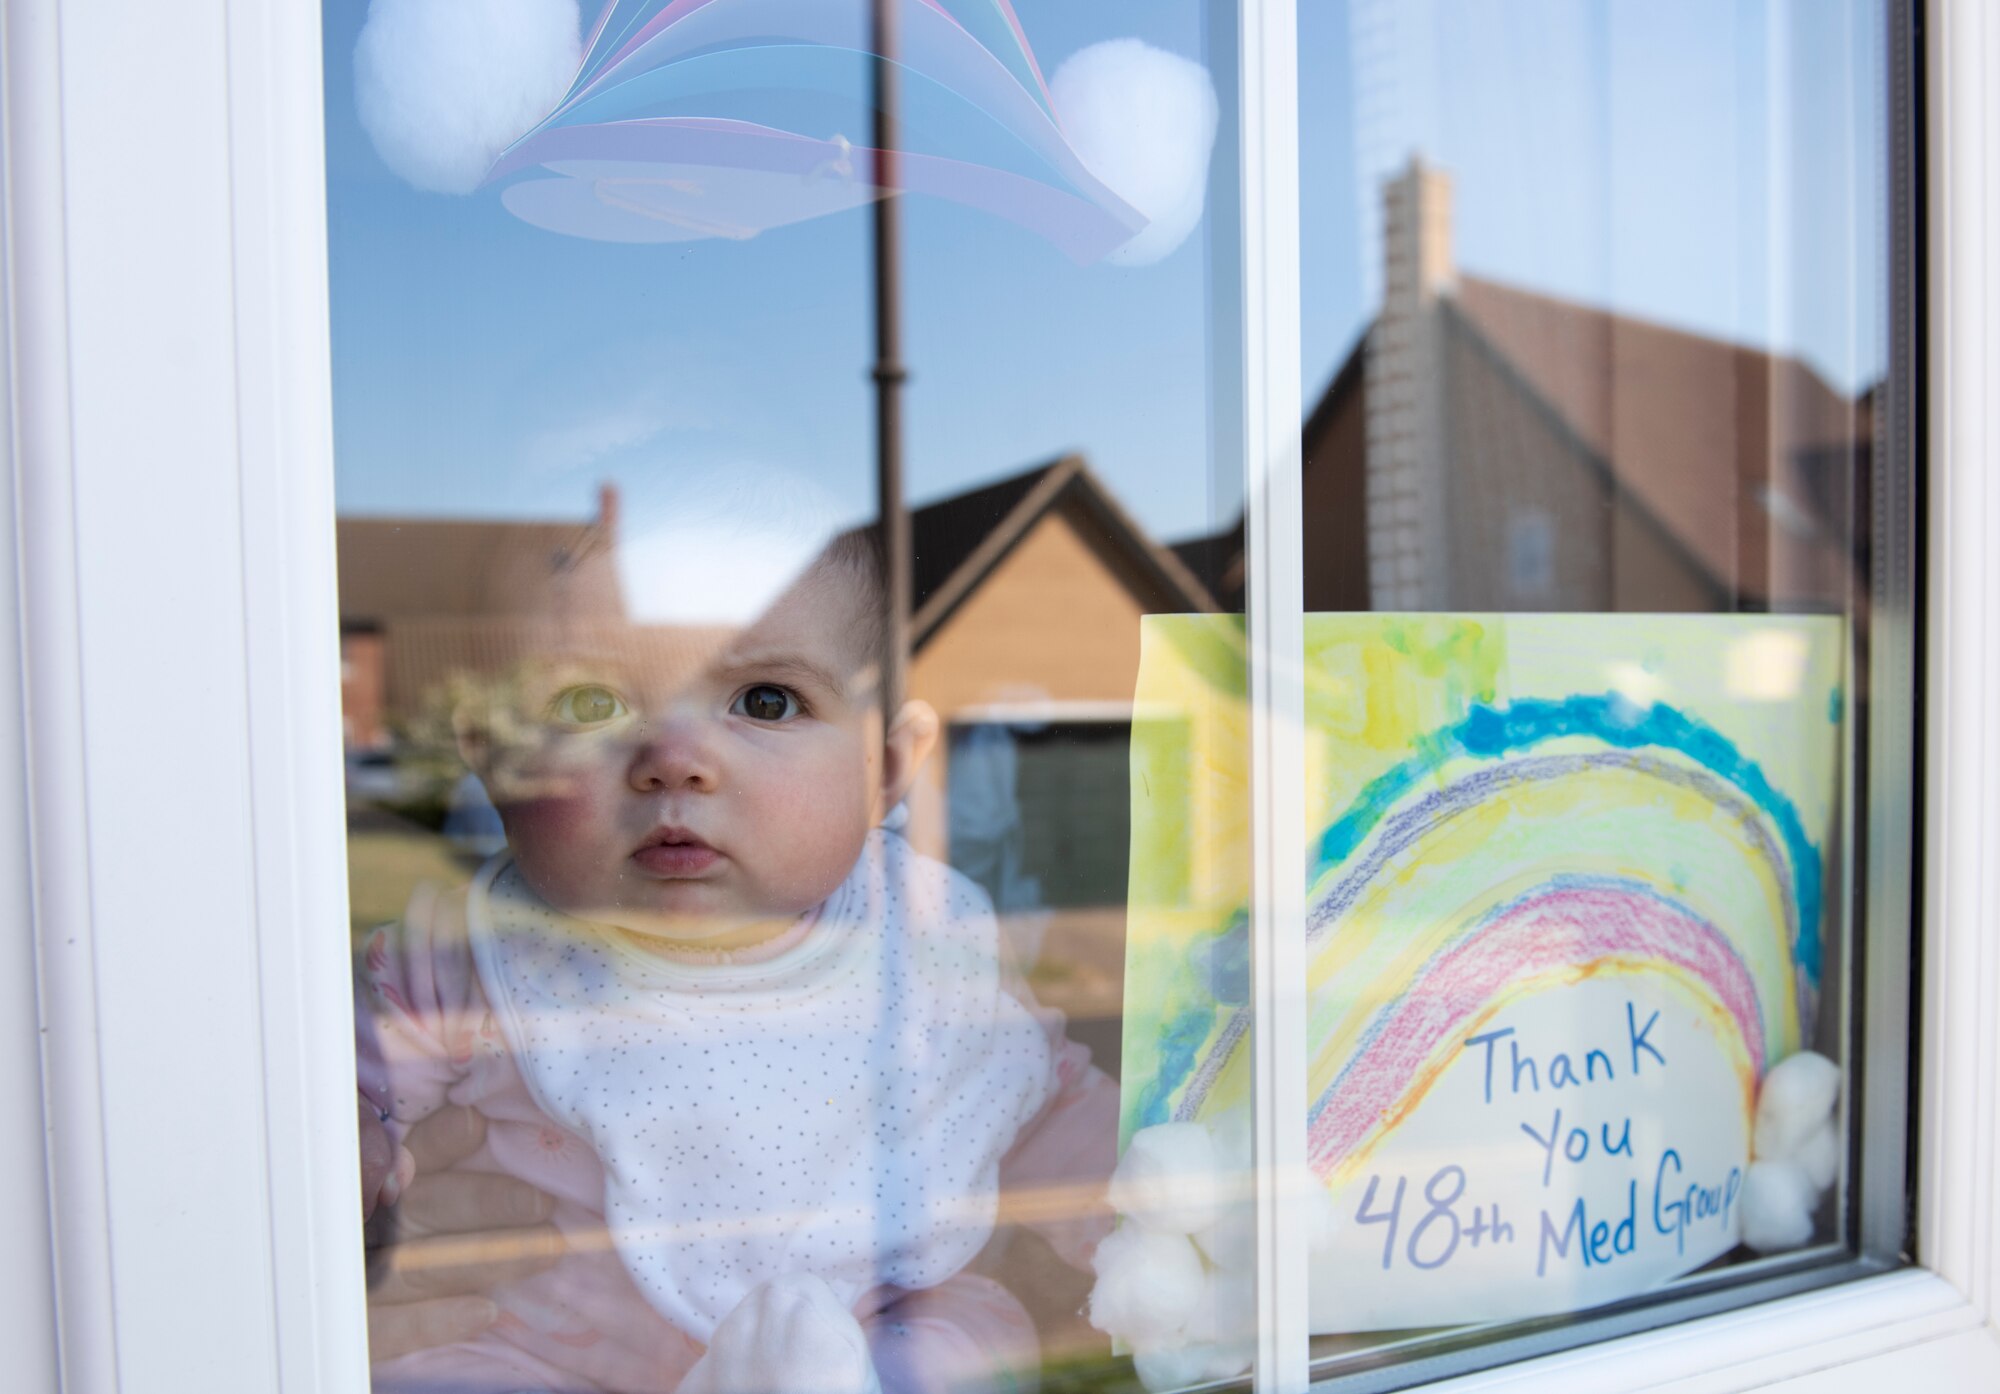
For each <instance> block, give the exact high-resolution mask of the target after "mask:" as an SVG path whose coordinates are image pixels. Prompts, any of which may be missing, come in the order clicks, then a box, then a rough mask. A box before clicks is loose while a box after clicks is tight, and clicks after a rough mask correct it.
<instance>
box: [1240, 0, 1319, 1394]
mask: <svg viewBox="0 0 2000 1394" xmlns="http://www.w3.org/2000/svg"><path fill="white" fill-rule="evenodd" d="M1240 23H1241V26H1242V27H1241V30H1240V33H1239V44H1238V53H1239V54H1240V62H1241V65H1242V81H1241V83H1240V84H1239V88H1238V90H1239V93H1240V98H1239V102H1240V128H1239V129H1240V133H1241V135H1240V139H1241V146H1240V156H1241V166H1240V168H1241V179H1242V261H1241V266H1242V314H1243V436H1244V439H1243V461H1244V475H1245V478H1244V536H1245V556H1246V558H1247V566H1246V576H1245V581H1246V587H1245V594H1246V599H1245V610H1246V611H1247V616H1246V618H1247V623H1248V636H1247V637H1248V640H1249V672H1250V740H1251V752H1250V769H1251V780H1250V788H1251V800H1252V803H1251V820H1250V827H1251V878H1250V933H1251V945H1252V952H1251V964H1252V1004H1253V1026H1252V1041H1253V1054H1254V1065H1253V1072H1254V1073H1253V1078H1254V1093H1253V1098H1254V1100H1255V1132H1254V1135H1255V1156H1256V1173H1255V1174H1256V1179H1257V1200H1256V1210H1257V1219H1256V1230H1257V1352H1256V1358H1257V1365H1256V1374H1255V1388H1256V1390H1257V1391H1258V1394H1297V1391H1300V1390H1303V1389H1305V1388H1306V1386H1307V1384H1308V1383H1309V1378H1310V1377H1309V1374H1308V1361H1307V1355H1308V1346H1309V1341H1310V1336H1309V1332H1308V1329H1307V1327H1308V1322H1307V1302H1306V1283H1307V1271H1306V1258H1307V1252H1306V1231H1305V1227H1304V1226H1302V1225H1301V1224H1299V1223H1298V1222H1297V1220H1296V1215H1297V1214H1298V1212H1299V1207H1300V1205H1301V1203H1302V1202H1303V1201H1304V1200H1305V1199H1306V1193H1305V1191H1304V1189H1303V1188H1305V1187H1307V1186H1311V1185H1315V1184H1317V1183H1316V1182H1315V1181H1314V1179H1313V1177H1312V1175H1311V1173H1310V1171H1309V1170H1308V1168H1307V1166H1306V1126H1305V1101H1306V988H1305V982H1306V973H1305V969H1306V962H1305V958H1306V955H1305V933H1304V925H1305V876H1306V860H1305V806H1306V805H1305V674H1304V668H1303V662H1302V660H1303V656H1304V653H1305V615H1304V603H1305V600H1304V598H1305V584H1304V561H1303V544H1304V539H1303V536H1302V533H1301V527H1300V518H1301V516H1302V514H1301V494H1300V490H1301V484H1300V477H1299V471H1300V432H1299V423H1300V421H1301V420H1302V419H1303V417H1302V415H1301V407H1302V393H1301V387H1300V366H1299V332H1300V331H1299V314H1300V311H1299V139H1298V130H1299V123H1298V15H1297V8H1296V4H1295V0H1243V4H1242V9H1241V12H1240Z"/></svg>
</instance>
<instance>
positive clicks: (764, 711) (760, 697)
mask: <svg viewBox="0 0 2000 1394" xmlns="http://www.w3.org/2000/svg"><path fill="white" fill-rule="evenodd" d="M731 710H732V711H734V712H735V713H736V714H737V715H738V716H747V717H749V718H750V719H751V720H752V721H788V720H790V719H791V718H792V717H795V716H797V715H798V714H799V711H800V707H799V699H798V698H797V697H795V696H793V695H792V693H791V691H790V690H789V689H787V688H782V687H778V686H775V685H774V684H772V683H767V682H760V683H758V684H757V685H756V686H755V687H750V688H745V689H744V691H743V695H742V696H741V697H738V698H737V699H736V705H735V706H734V707H732V708H731Z"/></svg>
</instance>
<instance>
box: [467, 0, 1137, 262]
mask: <svg viewBox="0 0 2000 1394" xmlns="http://www.w3.org/2000/svg"><path fill="white" fill-rule="evenodd" d="M897 3H898V6H899V13H900V30H899V32H900V37H901V52H900V54H899V64H900V67H901V71H902V81H901V94H902V101H901V110H900V112H899V133H900V136H901V140H900V142H899V155H898V161H897V166H898V168H897V183H898V187H899V188H901V189H906V190H910V191H913V192H918V193H925V194H931V195H935V196H937V197H940V198H945V199H951V200H954V201H956V202H959V203H962V204H966V205H969V206H971V207H975V208H979V209H982V210H984V211H986V212H988V213H992V214H995V215H997V216H1000V217H1004V218H1008V219H1011V220H1013V221H1015V222H1018V223H1021V224H1023V225H1024V226H1027V227H1028V228H1030V229H1032V230H1033V231H1035V232H1038V233H1040V234H1041V235H1043V236H1044V237H1047V238H1049V239H1050V240H1051V241H1053V242H1055V243H1056V244H1057V245H1058V246H1060V247H1061V248H1062V249H1063V250H1064V251H1065V252H1066V253H1068V254H1069V255H1070V256H1071V257H1073V258H1074V259H1076V260H1077V261H1080V262H1088V261H1093V260H1095V259H1096V258H1098V257H1101V256H1103V255H1104V254H1105V253H1106V252H1109V251H1111V250H1112V249H1113V248H1115V247H1117V246H1119V245H1120V244H1121V243H1124V242H1126V241H1129V240H1130V239H1131V238H1132V237H1133V236H1134V235H1135V234H1136V233H1137V232H1139V231H1140V230H1141V229H1142V228H1144V227H1145V225H1146V219H1145V218H1144V217H1143V216H1142V215H1141V214H1139V213H1138V212H1137V211H1136V210H1134V209H1133V208H1132V207H1131V206H1130V205H1129V204H1127V203H1125V202H1124V201H1123V200H1122V199H1120V198H1119V197H1118V196H1117V195H1116V194H1114V193H1112V192H1111V190H1110V189H1108V188H1106V187H1105V186H1104V184H1102V183H1101V182H1100V181H1099V180H1097V179H1096V178H1095V177H1093V176H1092V175H1091V173H1090V172H1089V171H1088V170H1087V169H1085V168H1084V165H1083V162H1082V161H1081V160H1080V159H1079V158H1078V157H1077V155H1076V152H1075V151H1074V150H1072V149H1071V148H1070V145H1069V142H1068V141H1067V140H1066V139H1065V138H1064V136H1063V133H1062V130H1061V128H1060V126H1059V125H1058V123H1057V120H1056V115H1055V110H1054V108H1053V106H1052V105H1051V104H1050V101H1049V93H1048V87H1047V85H1046V84H1045V83H1044V82H1043V80H1042V73H1041V69H1040V67H1039V66H1038V65H1037V63H1036V61H1035V55H1034V53H1033V52H1032V51H1031V50H1030V49H1029V47H1028V41H1027V37H1026V35H1025V34H1023V32H1022V30H1021V25H1020V21H1019V20H1018V19H1016V18H1015V15H1014V11H1013V8H1012V6H1011V5H1010V4H1009V3H1008V0H897ZM872 62H873V59H872V55H871V52H870V49H869V36H868V6H867V5H865V4H857V3H833V0H609V3H607V4H606V5H605V7H604V10H603V12H602V14H601V15H600V16H599V17H598V20H597V23H596V25H595V26H594V27H593V29H592V30H591V32H590V36H589V38H588V40H587V42H586V43H585V45H584V56H583V62H582V64H581V66H580V67H579V69H578V71H577V75H576V78H575V80H574V81H573V82H572V83H571V85H570V88H569V91H568V92H567V93H566V94H565V95H564V97H563V99H562V100H561V102H559V103H558V104H557V106H556V108H555V109H554V110H553V111H552V112H550V113H549V115H548V116H546V117H545V118H543V120H542V121H541V122H540V123H539V124H538V125H536V126H535V128H534V129H533V130H531V131H529V132H528V133H527V134H526V135H524V136H522V137H521V138H520V139H519V140H518V141H516V142H515V143H514V144H513V145H512V146H511V147H510V148H509V149H507V150H505V151H503V152H502V153H501V155H500V156H499V158H498V159H497V160H495V162H494V164H493V167H492V169H491V170H490V171H489V172H488V175H487V180H488V182H493V181H497V180H503V179H507V178H509V177H511V176H514V175H518V174H521V173H522V172H524V171H528V170H531V169H535V168H536V167H540V169H541V170H542V171H543V172H546V173H547V174H550V175H553V176H555V177H553V178H531V179H523V180H519V181H517V182H514V183H511V184H508V185H507V186H506V187H505V188H504V189H503V191H502V193H501V200H502V202H503V203H504V204H505V205H506V207H507V208H508V209H509V210H510V211H512V212H513V213H514V214H515V215H516V216H518V217H520V218H522V219H524V220H525V221H527V222H530V223H533V224H535V225H537V226H540V227H545V228H548V229H550V230H552V231H557V232H562V233H567V234H570V235H573V236H581V237H590V238H597V239H600V240H607V241H621V242H675V241H686V240H692V239H696V238H704V237H736V238H743V237H750V236H753V235H755V234H756V233H758V232H761V231H763V230H765V229H767V228H771V227H776V226H779V225H781V224H785V223H792V222H798V221H801V220H803V219H806V218H812V217H817V216H820V215H821V214H825V213H831V212H835V211H837V210H839V209H842V208H848V207H853V206H855V205H858V204H861V203H865V202H867V201H869V200H872V199H875V198H878V197H880V196H881V195H882V193H883V192H885V190H884V188H883V187H882V184H883V181H882V180H881V179H880V178H878V176H877V173H876V159H875V152H874V151H873V150H872V149H869V148H868V147H867V144H866V142H867V141H868V139H869V138H870V134H871V131H872V117H871V112H872V102H871V86H870V83H871V65H872Z"/></svg>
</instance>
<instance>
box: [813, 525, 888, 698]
mask: <svg viewBox="0 0 2000 1394" xmlns="http://www.w3.org/2000/svg"><path fill="white" fill-rule="evenodd" d="M822 570H823V571H828V572H832V573H834V574H836V575H837V576H839V578H840V579H841V580H843V581H845V582H846V583H847V584H848V585H850V586H852V587H853V588H854V612H853V613H854V640H855V650H854V651H855V654H856V655H857V656H858V657H859V658H860V659H861V660H862V662H863V664H864V665H866V666H870V667H873V666H875V665H878V664H879V663H880V661H881V656H882V646H883V644H885V643H886V642H887V641H888V635H889V615H888V596H889V588H888V585H887V583H886V582H885V581H884V579H883V575H884V572H883V562H882V530H881V528H879V527H877V526H876V525H875V524H873V523H867V524H863V525H862V526H860V527H856V528H848V529H847V530H846V531H844V532H838V533H835V534H834V535H833V538H832V540H831V541H829V542H828V543H827V544H826V546H825V548H823V549H822V550H821V552H820V554H819V556H818V558H817V559H815V561H814V563H813V566H812V567H811V568H809V571H822Z"/></svg>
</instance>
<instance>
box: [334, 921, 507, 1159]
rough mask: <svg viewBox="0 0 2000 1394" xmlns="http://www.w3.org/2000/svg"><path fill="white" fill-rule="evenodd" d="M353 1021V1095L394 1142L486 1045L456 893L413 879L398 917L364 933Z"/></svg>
mask: <svg viewBox="0 0 2000 1394" xmlns="http://www.w3.org/2000/svg"><path fill="white" fill-rule="evenodd" d="M355 1026H356V1034H357V1037H358V1039H357V1040H356V1043H355V1045H356V1053H357V1055H358V1056H359V1060H360V1069H359V1082H360V1086H361V1093H362V1096H363V1097H364V1098H366V1099H368V1101H369V1102H370V1103H372V1104H373V1105H374V1106H375V1107H376V1109H377V1110H378V1111H380V1112H381V1114H382V1116H383V1119H384V1121H385V1122H387V1123H388V1124H389V1128H390V1131H391V1133H392V1134H393V1135H394V1136H395V1137H396V1138H397V1139H398V1140H399V1141H400V1140H401V1137H402V1134H403V1133H404V1132H405V1131H407V1130H408V1128H409V1126H410V1125H411V1124H413V1123H416V1122H418V1121H419V1120H421V1119H423V1118H426V1117H428V1116H430V1115H431V1114H433V1113H435V1112H437V1110H438V1109H440V1108H442V1107H443V1106H444V1105H445V1103H446V1102H447V1101H448V1096H449V1095H450V1094H451V1092H452V1088H453V1086H454V1085H455V1084H457V1083H458V1082H459V1081H460V1080H463V1079H464V1078H465V1077H466V1076H467V1075H468V1074H469V1073H470V1072H471V1071H472V1067H473V1062H474V1059H475V1058H476V1057H477V1056H479V1055H481V1054H485V1053H488V1051H490V1048H491V1046H492V1045H493V1044H495V1043H496V1042H495V1038H494V1031H493V1025H492V1021H491V1016H490V1013H489V1012H488V1010H487V1006H486V997H485V994H484V993H483V992H482V991H481V990H480V987H479V976H478V974H477V973H476V972H474V970H473V966H472V949H471V945H470V944H469V943H468V942H467V940H466V934H465V908H464V896H463V894H461V893H455V892H439V891H437V890H434V889H432V888H431V887H428V886H421V887H419V888H418V889H417V891H416V893H415V894H414V895H412V896H411V897H410V904H409V908H408V909H407V910H406V911H405V913H404V915H403V918H402V919H401V920H399V921H396V922H395V923H392V924H386V925H383V926H381V927H380V928H378V929H376V930H374V931H373V932H372V933H370V934H369V936H368V937H367V939H366V940H365V941H364V943H363V945H362V952H361V961H360V966H359V972H358V977H357V981H356V984H355ZM482 1047H485V1049H482Z"/></svg>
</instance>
